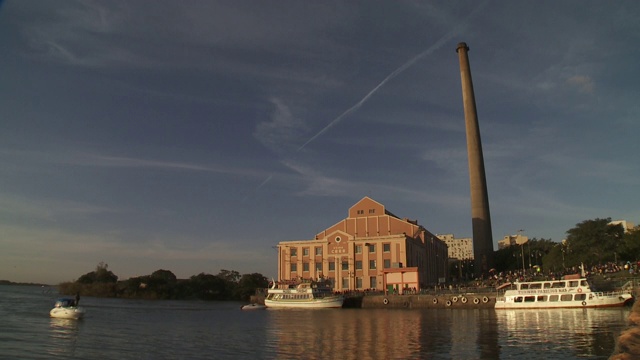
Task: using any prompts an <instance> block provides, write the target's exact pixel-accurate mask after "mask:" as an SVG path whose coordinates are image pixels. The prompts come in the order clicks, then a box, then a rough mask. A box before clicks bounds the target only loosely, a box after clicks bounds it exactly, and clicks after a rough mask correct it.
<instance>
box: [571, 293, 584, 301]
mask: <svg viewBox="0 0 640 360" xmlns="http://www.w3.org/2000/svg"><path fill="white" fill-rule="evenodd" d="M586 299H587V294H575V295H574V296H573V300H575V301H582V300H586Z"/></svg>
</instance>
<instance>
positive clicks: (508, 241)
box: [498, 234, 529, 249]
mask: <svg viewBox="0 0 640 360" xmlns="http://www.w3.org/2000/svg"><path fill="white" fill-rule="evenodd" d="M528 241H529V238H528V237H526V236H523V235H522V234H518V235H506V236H505V237H504V238H503V239H502V240H500V241H498V249H505V248H508V247H509V246H514V245H522V244H526V243H527V242H528Z"/></svg>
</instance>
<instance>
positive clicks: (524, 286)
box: [520, 284, 529, 290]
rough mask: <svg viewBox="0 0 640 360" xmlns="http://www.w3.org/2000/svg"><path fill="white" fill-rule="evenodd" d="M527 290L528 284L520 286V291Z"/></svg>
mask: <svg viewBox="0 0 640 360" xmlns="http://www.w3.org/2000/svg"><path fill="white" fill-rule="evenodd" d="M528 288H529V284H520V290H526V289H528Z"/></svg>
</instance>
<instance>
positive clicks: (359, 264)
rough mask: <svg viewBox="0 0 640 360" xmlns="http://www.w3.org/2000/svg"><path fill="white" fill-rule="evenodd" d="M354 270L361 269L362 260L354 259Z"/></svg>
mask: <svg viewBox="0 0 640 360" xmlns="http://www.w3.org/2000/svg"><path fill="white" fill-rule="evenodd" d="M356 270H362V260H356Z"/></svg>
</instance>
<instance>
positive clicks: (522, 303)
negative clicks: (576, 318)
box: [495, 275, 633, 309]
mask: <svg viewBox="0 0 640 360" xmlns="http://www.w3.org/2000/svg"><path fill="white" fill-rule="evenodd" d="M501 288H502V289H506V290H505V292H504V294H503V295H499V296H498V297H497V298H496V305H495V308H496V309H554V308H599V307H614V306H624V305H625V304H626V303H628V302H631V301H633V296H632V295H631V292H630V291H623V290H620V291H609V292H601V291H593V290H592V289H591V285H590V284H589V282H588V281H587V279H586V278H584V277H580V275H575V276H565V278H564V279H562V280H546V281H530V282H516V283H513V284H505V285H502V286H501V287H500V288H499V290H500V289H501Z"/></svg>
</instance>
